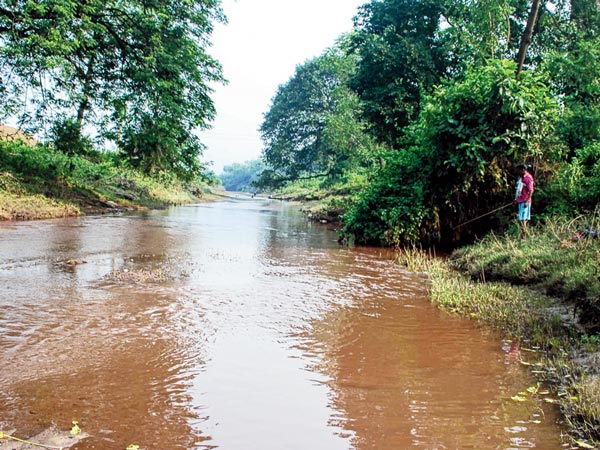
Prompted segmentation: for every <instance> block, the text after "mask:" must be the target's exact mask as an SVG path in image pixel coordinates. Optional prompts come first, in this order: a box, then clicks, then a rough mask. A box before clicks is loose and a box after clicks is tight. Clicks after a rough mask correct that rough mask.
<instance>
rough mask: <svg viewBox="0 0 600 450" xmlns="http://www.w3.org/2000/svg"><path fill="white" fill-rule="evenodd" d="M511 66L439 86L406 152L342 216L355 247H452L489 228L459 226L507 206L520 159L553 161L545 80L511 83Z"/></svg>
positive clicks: (551, 106) (551, 105)
mask: <svg viewBox="0 0 600 450" xmlns="http://www.w3.org/2000/svg"><path fill="white" fill-rule="evenodd" d="M515 70H516V65H515V64H514V63H513V62H510V61H493V62H491V63H490V64H488V65H486V66H485V67H477V68H473V69H472V70H469V71H467V72H466V74H465V77H464V78H463V79H461V80H456V81H452V82H448V83H446V84H444V85H442V86H440V87H438V88H437V89H436V90H435V92H434V93H433V95H431V96H430V97H428V98H427V100H426V102H425V104H424V107H423V108H422V111H421V114H420V117H419V120H418V122H417V123H416V124H415V125H413V126H412V127H411V128H410V130H409V132H408V145H407V149H406V150H401V151H398V152H390V153H389V154H388V156H387V161H386V167H385V169H384V170H382V171H381V172H380V173H378V174H376V176H375V177H374V180H373V181H372V182H371V185H370V186H369V187H368V188H367V189H366V190H365V191H364V194H363V195H362V196H361V197H360V198H359V199H358V200H357V202H356V203H355V204H354V205H353V206H352V207H351V209H350V211H349V212H348V213H347V214H346V216H345V218H346V227H345V231H346V232H347V233H352V234H354V235H355V236H356V238H357V239H358V240H359V241H364V242H379V243H383V244H398V243H402V242H406V241H421V242H432V241H435V240H440V239H441V240H443V241H445V242H448V243H449V242H454V241H458V240H461V239H464V238H465V236H466V237H468V236H469V235H470V234H472V233H474V232H482V231H486V230H485V229H483V230H482V227H485V226H487V227H488V229H489V227H490V226H491V225H492V224H487V223H485V222H480V223H479V224H477V226H474V227H468V228H467V227H465V228H461V229H457V225H460V224H461V223H464V222H465V221H468V220H470V219H472V218H475V217H477V216H479V215H481V214H483V213H485V212H487V211H489V210H491V209H493V208H496V207H498V206H500V205H502V204H506V203H507V202H510V201H511V200H512V196H513V191H512V185H513V180H512V179H511V178H510V175H511V170H512V168H513V167H514V165H515V163H516V162H518V161H524V160H529V161H535V160H537V159H538V158H541V157H544V158H548V157H550V158H552V155H549V152H548V151H546V147H545V146H544V144H543V137H544V136H545V135H546V134H547V132H548V130H549V128H550V126H551V124H552V120H553V117H554V115H555V114H556V111H557V109H556V103H555V101H554V100H553V99H552V97H551V96H550V94H549V90H548V87H547V86H546V84H545V83H544V81H543V77H542V76H540V75H536V74H534V73H532V72H526V73H523V74H522V76H521V78H520V79H519V80H516V79H515V76H514V74H515Z"/></svg>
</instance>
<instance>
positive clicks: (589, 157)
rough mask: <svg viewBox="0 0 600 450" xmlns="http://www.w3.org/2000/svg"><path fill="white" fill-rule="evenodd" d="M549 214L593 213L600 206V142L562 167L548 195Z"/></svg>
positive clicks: (576, 155) (587, 148)
mask: <svg viewBox="0 0 600 450" xmlns="http://www.w3.org/2000/svg"><path fill="white" fill-rule="evenodd" d="M545 197H546V198H547V202H548V203H549V205H548V208H547V209H548V211H550V212H555V213H562V214H565V215H572V214H573V213H574V212H578V211H581V212H586V211H587V212H589V211H593V210H594V209H595V208H597V207H598V205H599V202H600V142H595V143H593V144H589V145H586V146H585V147H583V148H580V149H577V150H576V151H575V154H574V155H573V157H572V158H571V159H570V161H569V163H568V164H561V165H560V166H559V168H558V170H557V171H556V175H555V176H554V177H553V178H552V183H551V184H550V185H549V186H548V187H547V189H546V192H545Z"/></svg>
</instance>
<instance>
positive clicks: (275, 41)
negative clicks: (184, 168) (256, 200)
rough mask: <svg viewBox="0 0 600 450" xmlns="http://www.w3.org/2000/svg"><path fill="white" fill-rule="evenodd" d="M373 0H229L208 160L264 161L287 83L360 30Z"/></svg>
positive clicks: (217, 36)
mask: <svg viewBox="0 0 600 450" xmlns="http://www.w3.org/2000/svg"><path fill="white" fill-rule="evenodd" d="M365 3H368V0H223V1H222V7H223V10H224V11H225V15H226V16H227V19H228V23H227V24H217V26H216V27H215V30H214V32H213V36H212V39H211V41H212V43H213V46H212V48H211V49H210V50H209V53H210V54H211V55H212V56H213V57H214V58H216V59H217V60H218V61H219V62H220V63H221V65H222V66H223V74H224V76H225V78H226V79H227V80H228V84H227V85H216V86H213V89H214V90H215V92H214V93H213V96H212V98H213V101H214V103H215V107H216V110H217V116H216V118H215V120H214V121H213V122H212V129H210V130H207V131H203V132H201V133H200V134H199V136H200V140H201V141H202V142H203V143H204V144H205V145H206V147H207V148H206V150H205V151H204V155H203V157H202V160H203V161H204V162H209V161H212V162H213V164H212V166H211V169H212V170H213V171H214V172H216V173H217V174H220V173H221V172H222V170H223V166H226V165H229V164H232V163H236V162H238V163H243V162H245V161H249V160H253V159H257V158H259V157H260V154H261V150H262V141H261V139H260V134H259V132H258V129H259V127H260V125H261V123H262V120H263V114H264V113H265V112H267V111H268V109H269V107H270V105H271V99H272V98H273V96H274V95H275V93H276V92H277V88H278V86H279V85H281V84H284V83H286V82H287V81H288V80H289V79H290V78H291V77H292V76H293V75H294V71H295V69H296V66H297V65H298V64H302V63H303V62H305V61H306V60H308V59H311V58H313V57H315V56H318V55H320V54H321V53H323V51H325V49H327V48H329V47H331V46H332V45H334V44H335V41H336V39H337V38H338V37H339V36H340V35H341V34H343V33H345V32H347V31H350V30H351V29H352V18H353V17H354V16H355V15H356V13H357V11H358V7H359V6H361V5H363V4H365Z"/></svg>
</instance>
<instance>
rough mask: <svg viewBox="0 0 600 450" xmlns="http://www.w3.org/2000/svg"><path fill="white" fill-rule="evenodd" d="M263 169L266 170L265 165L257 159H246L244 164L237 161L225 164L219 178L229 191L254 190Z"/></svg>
mask: <svg viewBox="0 0 600 450" xmlns="http://www.w3.org/2000/svg"><path fill="white" fill-rule="evenodd" d="M263 170H265V165H264V164H263V162H262V161H261V160H259V159H257V160H253V161H246V162H245V163H243V164H240V163H235V164H231V165H228V166H225V167H223V173H222V174H221V175H219V178H221V181H222V183H223V186H224V187H225V189H226V190H228V191H239V192H252V191H254V190H256V187H255V186H254V184H253V183H254V182H255V181H256V180H257V179H258V177H259V176H260V174H261V173H262V171H263Z"/></svg>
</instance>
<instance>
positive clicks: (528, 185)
mask: <svg viewBox="0 0 600 450" xmlns="http://www.w3.org/2000/svg"><path fill="white" fill-rule="evenodd" d="M532 195H533V177H532V176H531V174H530V173H529V172H527V171H525V174H524V175H523V189H522V190H521V195H519V196H518V197H517V203H523V202H527V201H531V196H532Z"/></svg>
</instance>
